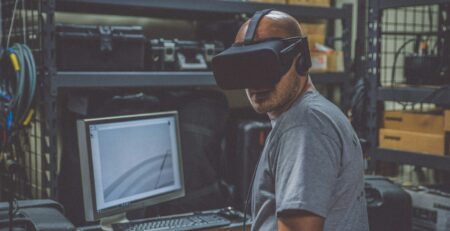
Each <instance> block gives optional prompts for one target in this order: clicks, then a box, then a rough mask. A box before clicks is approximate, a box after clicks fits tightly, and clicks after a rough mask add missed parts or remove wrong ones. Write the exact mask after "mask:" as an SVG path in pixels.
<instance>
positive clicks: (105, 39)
mask: <svg viewBox="0 0 450 231" xmlns="http://www.w3.org/2000/svg"><path fill="white" fill-rule="evenodd" d="M145 41H146V40H145V36H144V34H143V29H142V27H140V26H96V25H72V24H58V25H57V26H56V55H57V58H56V64H57V67H58V70H63V71H141V70H143V69H144V54H145Z"/></svg>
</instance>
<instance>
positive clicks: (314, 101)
mask: <svg viewBox="0 0 450 231" xmlns="http://www.w3.org/2000/svg"><path fill="white" fill-rule="evenodd" d="M343 119H344V120H345V116H344V114H343V113H342V111H341V110H340V109H339V108H338V107H337V106H336V105H334V104H333V103H332V102H330V101H329V100H327V99H326V98H325V97H323V96H322V95H320V93H318V92H317V91H312V92H308V93H307V95H305V96H304V97H302V98H301V99H300V101H299V102H296V103H295V104H294V105H293V106H292V108H291V109H289V110H288V111H287V112H286V115H284V118H283V119H282V121H280V125H281V126H280V128H281V129H280V131H283V130H286V129H290V127H297V126H307V127H314V128H321V127H323V126H330V125H332V124H335V123H334V122H333V121H336V120H343Z"/></svg>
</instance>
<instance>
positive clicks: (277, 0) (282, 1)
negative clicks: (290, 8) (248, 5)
mask: <svg viewBox="0 0 450 231" xmlns="http://www.w3.org/2000/svg"><path fill="white" fill-rule="evenodd" d="M251 2H262V3H275V4H286V0H251Z"/></svg>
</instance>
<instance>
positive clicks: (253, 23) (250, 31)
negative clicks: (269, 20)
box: [244, 9, 273, 44]
mask: <svg viewBox="0 0 450 231" xmlns="http://www.w3.org/2000/svg"><path fill="white" fill-rule="evenodd" d="M272 10H273V9H265V10H260V11H257V12H256V13H255V14H254V15H253V17H252V18H251V19H250V24H249V25H248V28H247V32H246V33H245V38H244V44H249V43H252V41H253V38H254V37H255V33H256V29H257V28H258V24H259V21H261V19H262V17H264V15H266V14H268V13H269V12H270V11H272Z"/></svg>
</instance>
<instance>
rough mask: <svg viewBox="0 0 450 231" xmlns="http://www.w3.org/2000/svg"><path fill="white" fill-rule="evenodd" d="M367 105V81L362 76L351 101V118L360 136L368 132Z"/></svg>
mask: <svg viewBox="0 0 450 231" xmlns="http://www.w3.org/2000/svg"><path fill="white" fill-rule="evenodd" d="M366 105H367V81H366V79H365V78H360V79H358V81H357V82H356V84H355V87H354V89H353V96H352V101H351V118H352V122H351V123H352V125H353V128H354V129H355V131H356V132H357V134H358V136H359V137H364V135H365V134H366V130H367V129H366V124H365V119H366V117H367V116H366V113H365V112H366Z"/></svg>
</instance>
